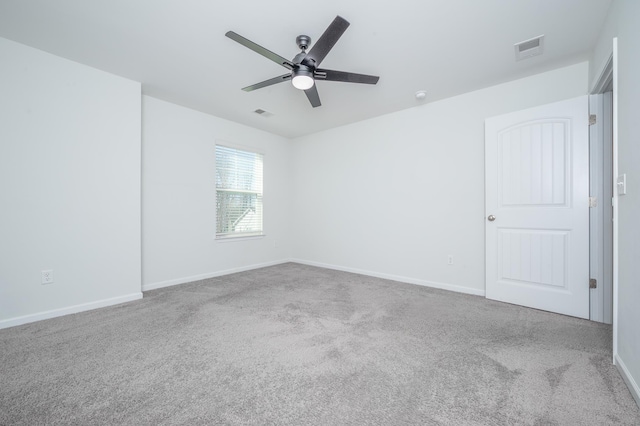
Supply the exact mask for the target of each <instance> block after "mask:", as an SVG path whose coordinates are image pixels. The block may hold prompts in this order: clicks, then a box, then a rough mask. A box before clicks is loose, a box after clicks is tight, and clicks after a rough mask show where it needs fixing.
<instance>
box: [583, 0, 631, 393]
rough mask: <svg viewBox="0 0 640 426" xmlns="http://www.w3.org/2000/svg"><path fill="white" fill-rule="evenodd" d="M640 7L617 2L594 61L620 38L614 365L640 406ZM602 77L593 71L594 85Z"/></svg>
mask: <svg viewBox="0 0 640 426" xmlns="http://www.w3.org/2000/svg"><path fill="white" fill-rule="evenodd" d="M638 17H640V2H638V1H637V0H615V1H614V3H613V6H612V8H611V11H610V13H609V16H608V18H607V22H606V24H605V26H604V28H603V30H602V33H601V35H600V38H599V40H598V48H597V49H596V50H595V52H594V57H593V60H592V62H593V63H594V64H600V65H602V64H603V63H604V60H605V59H606V58H608V57H609V55H610V54H611V51H612V48H611V45H612V38H613V37H615V36H617V37H618V81H617V83H618V84H617V88H618V98H617V111H618V173H619V174H623V173H624V174H626V175H627V188H628V190H627V195H624V196H620V197H618V198H617V202H618V316H617V319H616V318H614V321H615V322H616V323H617V348H615V349H614V350H615V351H617V355H616V358H617V359H616V363H617V365H618V367H619V368H620V369H621V371H622V374H623V376H624V377H625V379H626V380H627V383H628V384H629V385H630V388H631V389H632V393H633V394H634V397H635V398H636V401H637V402H638V404H640V386H639V385H640V309H639V306H640V279H639V278H638V277H640V262H639V261H638V242H639V241H640V225H639V219H640V189H639V188H640V128H639V127H638V118H639V117H640V26H638ZM599 74H600V69H598V68H594V69H593V71H592V73H591V76H592V81H593V82H595V79H596V78H597V77H598V75H599Z"/></svg>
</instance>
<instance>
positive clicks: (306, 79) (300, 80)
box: [291, 75, 314, 90]
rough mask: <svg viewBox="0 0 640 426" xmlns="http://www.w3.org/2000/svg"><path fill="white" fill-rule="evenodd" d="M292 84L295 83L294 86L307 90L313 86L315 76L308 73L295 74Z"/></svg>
mask: <svg viewBox="0 0 640 426" xmlns="http://www.w3.org/2000/svg"><path fill="white" fill-rule="evenodd" d="M291 84H293V87H295V88H296V89H300V90H307V89H311V88H312V87H313V84H314V81H313V77H311V76H308V75H295V76H294V77H293V78H292V79H291Z"/></svg>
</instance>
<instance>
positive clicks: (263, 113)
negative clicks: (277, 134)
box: [253, 108, 273, 118]
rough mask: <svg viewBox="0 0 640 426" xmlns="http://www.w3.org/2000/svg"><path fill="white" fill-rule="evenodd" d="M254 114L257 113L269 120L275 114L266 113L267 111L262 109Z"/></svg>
mask: <svg viewBox="0 0 640 426" xmlns="http://www.w3.org/2000/svg"><path fill="white" fill-rule="evenodd" d="M253 112H255V113H256V114H258V115H261V116H263V117H265V118H269V117H271V116H272V115H273V113H271V112H269V111H265V110H263V109H260V108H258V109H257V110H255V111H253Z"/></svg>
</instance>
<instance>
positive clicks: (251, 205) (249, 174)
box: [216, 145, 262, 238]
mask: <svg viewBox="0 0 640 426" xmlns="http://www.w3.org/2000/svg"><path fill="white" fill-rule="evenodd" d="M251 235H262V154H258V153H255V152H248V151H241V150H239V149H234V148H229V147H226V146H222V145H216V238H226V237H244V236H251Z"/></svg>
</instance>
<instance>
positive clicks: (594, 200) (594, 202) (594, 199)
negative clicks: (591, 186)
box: [589, 197, 598, 208]
mask: <svg viewBox="0 0 640 426" xmlns="http://www.w3.org/2000/svg"><path fill="white" fill-rule="evenodd" d="M589 207H591V208H594V207H598V197H589Z"/></svg>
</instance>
